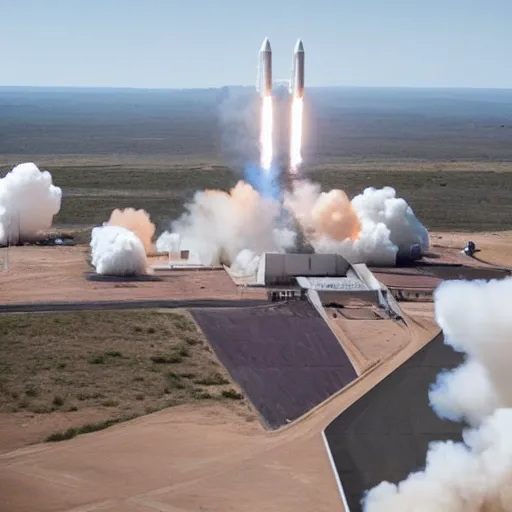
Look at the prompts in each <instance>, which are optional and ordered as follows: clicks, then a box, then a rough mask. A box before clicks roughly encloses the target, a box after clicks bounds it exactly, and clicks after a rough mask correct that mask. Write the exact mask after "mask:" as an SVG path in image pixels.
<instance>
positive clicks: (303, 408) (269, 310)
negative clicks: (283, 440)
mask: <svg viewBox="0 0 512 512" xmlns="http://www.w3.org/2000/svg"><path fill="white" fill-rule="evenodd" d="M191 313H192V315H193V316H194V318H195V320H196V321H197V323H198V324H199V326H200V327H201V329H202V330H203V332H204V333H205V335H206V337H207V338H208V341H209V343H210V345H211V346H212V348H213V349H214V351H215V353H216V355H217V357H218V358H219V360H220V361H221V363H222V364H223V365H224V366H225V367H226V368H227V370H228V371H229V373H230V374H231V376H232V377H233V379H234V380H235V381H236V382H238V384H239V385H240V386H241V388H242V389H243V391H244V393H245V395H246V396H247V398H248V399H249V400H250V401H251V402H252V404H253V405H254V407H255V408H256V409H257V410H258V411H259V413H260V414H261V416H262V418H263V420H264V422H265V423H266V424H267V426H269V427H270V428H278V427H280V426H282V425H285V424H286V423H288V422H289V421H292V420H295V419H297V418H298V417H300V416H302V415H303V414H305V413H306V412H308V411H309V410H310V409H312V408H313V407H315V406H316V405H318V404H320V403H321V402H323V401H324V400H326V399H327V398H329V396H331V395H332V394H333V393H335V392H336V391H338V390H340V389H341V388H343V387H344V386H345V385H347V384H348V383H349V382H351V381H352V380H354V379H355V378H356V372H355V370H354V368H353V366H352V364H351V363H350V361H349V359H348V357H347V355H346V354H345V352H344V350H343V348H342V347H341V345H340V343H339V342H338V340H337V339H336V337H335V336H334V334H333V333H332V332H331V330H330V329H329V327H328V326H327V324H326V323H325V322H324V320H323V319H322V318H321V317H320V315H319V314H318V312H317V311H316V310H315V308H314V307H313V306H312V305H311V304H310V303H309V302H307V301H296V302H290V303H287V304H284V303H281V304H277V305H269V306H265V307H258V308H240V309H236V310H235V309H232V310H224V311H222V312H220V311H215V310H207V309H204V310H200V309H196V310H192V311H191Z"/></svg>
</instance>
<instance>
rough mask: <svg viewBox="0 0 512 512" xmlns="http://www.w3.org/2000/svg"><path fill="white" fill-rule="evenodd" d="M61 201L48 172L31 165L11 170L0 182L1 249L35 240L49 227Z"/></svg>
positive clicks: (59, 193)
mask: <svg viewBox="0 0 512 512" xmlns="http://www.w3.org/2000/svg"><path fill="white" fill-rule="evenodd" d="M61 198H62V191H61V189H60V188H59V187H56V186H54V185H53V183H52V176H51V174H50V173H49V172H48V171H40V170H39V168H38V167H37V166H36V165H35V164H33V163H23V164H19V165H17V166H16V167H14V168H13V169H12V170H11V171H10V172H8V173H7V175H6V176H5V177H4V178H2V179H0V245H7V244H8V243H18V242H20V241H33V240H36V239H37V238H38V237H39V236H40V234H41V231H43V230H45V229H48V228H50V227H51V225H52V221H53V217H54V215H56V214H57V213H58V212H59V210H60V203H61Z"/></svg>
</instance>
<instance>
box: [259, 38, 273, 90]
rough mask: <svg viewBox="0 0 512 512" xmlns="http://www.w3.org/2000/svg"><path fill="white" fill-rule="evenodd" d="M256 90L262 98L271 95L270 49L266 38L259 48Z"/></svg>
mask: <svg viewBox="0 0 512 512" xmlns="http://www.w3.org/2000/svg"><path fill="white" fill-rule="evenodd" d="M257 90H258V92H259V93H260V96H261V97H262V98H264V97H265V96H271V95H272V49H271V48H270V41H269V40H268V37H266V38H265V40H264V41H263V44H262V45H261V48H260V54H259V65H258V84H257Z"/></svg>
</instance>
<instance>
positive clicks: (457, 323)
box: [364, 278, 512, 512]
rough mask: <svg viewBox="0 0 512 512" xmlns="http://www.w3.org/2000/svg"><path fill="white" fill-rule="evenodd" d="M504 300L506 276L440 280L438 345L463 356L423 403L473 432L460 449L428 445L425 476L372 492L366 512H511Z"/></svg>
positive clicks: (509, 351)
mask: <svg viewBox="0 0 512 512" xmlns="http://www.w3.org/2000/svg"><path fill="white" fill-rule="evenodd" d="M511 294H512V279H511V278H507V279H503V280H499V281H497V280H494V281H490V282H484V281H471V282H469V281H447V282H444V283H443V284H441V285H440V286H439V288H438V289H437V290H436V292H435V310H436V319H437V322H438V324H439V326H440V327H441V328H442V329H443V332H444V335H445V342H446V343H447V344H449V345H451V346H452V347H453V348H454V349H455V350H457V351H462V352H465V353H466V355H467V358H466V361H465V362H464V363H463V364H462V365H461V366H460V367H459V368H457V369H455V370H453V371H450V372H445V373H441V374H440V375H439V377H438V379H437V382H436V383H435V384H434V385H433V386H432V388H431V390H430V393H429V399H430V403H431V405H432V407H433V408H434V410H435V411H436V413H437V414H438V415H439V416H441V417H444V418H448V419H451V420H456V421H467V422H468V423H469V424H470V425H471V427H472V428H471V429H468V430H466V431H465V432H464V435H463V443H454V442H437V443H432V444H431V446H430V447H429V451H428V454H427V460H426V466H425V470H424V471H419V472H416V473H412V474H411V475H409V477H408V478H407V479H406V480H404V481H403V482H401V483H400V484H398V485H394V484H391V483H389V482H383V483H381V484H380V485H378V486H377V487H375V488H374V489H372V490H371V491H370V492H369V493H368V494H367V496H366V498H365V500H364V510H365V512H380V511H383V512H384V511H386V512H387V511H389V510H393V511H396V512H402V511H403V512H405V511H412V510H421V511H426V512H428V511H436V512H437V511H446V512H484V511H485V512H491V511H493V512H498V511H500V512H501V511H504V512H505V511H511V510H512V408H511V406H512V375H511V373H510V369H509V368H510V361H511V360H512V357H511V356H512V339H511V337H510V333H511V332H512V317H511V316H510V313H509V311H508V302H509V298H510V296H511Z"/></svg>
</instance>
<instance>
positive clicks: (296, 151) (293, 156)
mask: <svg viewBox="0 0 512 512" xmlns="http://www.w3.org/2000/svg"><path fill="white" fill-rule="evenodd" d="M303 109H304V103H303V100H302V98H298V97H295V98H292V116H291V123H292V125H291V130H290V171H291V172H292V173H293V174H296V173H297V170H298V167H299V165H300V164H301V163H302V153H301V150H302V118H303Z"/></svg>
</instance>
